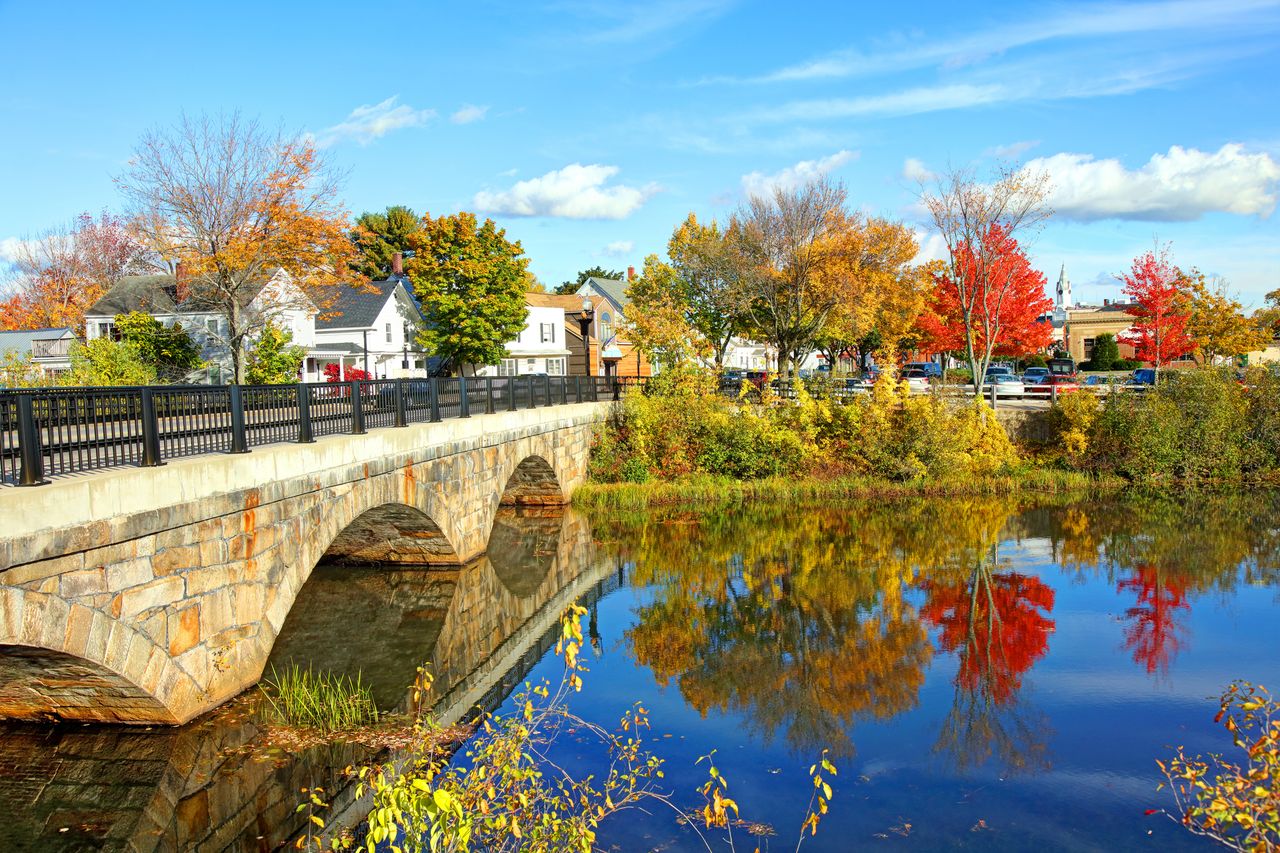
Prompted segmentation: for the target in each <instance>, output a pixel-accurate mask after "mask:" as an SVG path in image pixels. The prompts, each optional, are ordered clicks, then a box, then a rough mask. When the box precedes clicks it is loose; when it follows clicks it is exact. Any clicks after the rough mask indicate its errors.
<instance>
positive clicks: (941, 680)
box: [0, 493, 1280, 851]
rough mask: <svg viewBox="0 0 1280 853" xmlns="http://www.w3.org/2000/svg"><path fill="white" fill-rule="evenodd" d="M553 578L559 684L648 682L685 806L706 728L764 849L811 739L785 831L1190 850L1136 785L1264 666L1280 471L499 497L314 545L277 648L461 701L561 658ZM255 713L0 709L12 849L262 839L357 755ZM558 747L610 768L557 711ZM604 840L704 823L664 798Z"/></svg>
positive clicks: (591, 705) (1278, 646) (613, 690)
mask: <svg viewBox="0 0 1280 853" xmlns="http://www.w3.org/2000/svg"><path fill="white" fill-rule="evenodd" d="M575 599H578V600H581V601H582V602H583V603H584V604H585V605H587V606H588V608H589V617H588V619H587V626H586V627H587V629H588V633H589V635H590V639H591V652H590V654H589V656H588V658H589V666H590V672H589V673H587V675H586V684H585V687H584V689H583V691H582V692H581V693H580V694H578V695H576V696H575V697H574V699H573V709H574V710H575V711H576V712H577V713H579V714H581V715H582V716H584V717H586V718H588V719H590V720H593V721H595V722H599V723H601V724H603V725H606V726H610V727H611V726H612V725H613V724H615V723H616V721H617V718H618V716H619V715H620V714H621V713H622V712H623V711H624V710H625V709H627V708H629V707H630V706H631V705H632V703H633V702H636V701H643V702H644V704H645V706H646V707H648V708H649V709H650V711H651V714H652V717H651V719H652V726H653V732H652V737H653V745H654V748H655V749H656V750H657V751H658V752H659V753H660V754H661V755H663V756H664V757H665V758H666V759H667V764H666V767H665V770H666V780H665V781H666V782H667V783H668V784H669V785H670V787H671V788H672V789H673V790H674V791H676V792H677V798H678V799H680V800H681V801H682V802H684V803H685V804H686V805H689V806H692V805H694V804H695V801H696V799H697V797H696V794H695V793H694V791H695V788H696V787H697V785H698V784H700V783H701V782H702V781H703V780H704V779H705V765H702V766H695V761H696V759H697V758H698V757H699V756H701V755H703V754H705V753H707V752H709V751H710V750H712V749H715V750H716V751H717V752H716V763H717V765H718V766H719V767H720V769H721V770H722V771H723V772H724V773H725V775H726V776H727V777H728V778H729V780H730V783H731V791H730V793H731V794H732V795H733V796H734V797H735V799H736V800H737V801H738V803H739V804H740V806H741V808H742V813H743V817H745V818H747V819H749V820H752V821H758V822H761V823H764V824H768V825H769V826H771V827H773V828H774V830H775V831H776V832H777V835H776V836H774V837H772V838H770V839H767V840H768V841H769V846H770V847H771V848H772V849H774V850H791V849H794V847H795V839H796V832H797V830H798V827H799V824H800V822H801V820H802V819H803V816H804V809H805V804H806V803H807V801H808V798H809V794H810V791H811V783H810V781H809V779H808V775H807V769H808V766H809V765H810V764H811V763H813V761H814V760H815V758H816V757H817V756H818V755H819V753H820V752H821V750H822V749H823V748H827V749H829V750H830V751H831V752H830V754H831V755H832V756H833V760H834V761H835V763H836V765H837V767H838V769H839V776H838V777H837V779H835V780H833V781H834V782H835V785H834V787H835V798H834V800H833V802H832V806H831V813H830V814H829V815H828V816H827V818H826V819H825V820H824V822H823V823H822V825H821V828H820V830H819V833H818V835H817V837H815V838H812V839H809V840H807V841H806V842H805V846H804V848H803V849H805V850H832V851H834V850H849V849H860V848H870V849H880V848H884V849H907V848H910V849H919V850H935V849H950V848H972V849H979V850H997V849H999V850H1030V849H1055V850H1057V849H1062V850H1117V849H1152V850H1155V849H1202V850H1203V849H1208V848H1207V844H1206V843H1205V842H1202V841H1199V840H1197V839H1195V838H1194V837H1192V836H1190V835H1189V834H1187V833H1185V831H1183V830H1182V829H1180V828H1179V827H1176V826H1174V825H1173V824H1172V823H1170V822H1169V821H1168V820H1167V819H1165V818H1161V817H1147V816H1144V814H1143V812H1144V810H1146V809H1148V808H1152V807H1159V806H1162V805H1165V804H1166V800H1165V799H1164V798H1163V795H1162V794H1159V793H1157V792H1156V790H1155V786H1156V784H1157V783H1158V781H1159V777H1158V771H1157V769H1156V767H1155V763H1154V762H1155V759H1157V758H1161V757H1164V756H1166V755H1168V754H1169V752H1170V750H1171V747H1172V746H1174V745H1177V744H1182V745H1185V746H1187V747H1188V748H1190V749H1191V750H1193V751H1204V752H1207V751H1210V750H1221V749H1225V748H1227V747H1228V743H1227V742H1226V741H1225V740H1224V739H1223V738H1222V737H1221V730H1220V729H1219V728H1217V727H1215V726H1214V725H1213V723H1212V717H1213V714H1214V712H1215V710H1216V701H1215V698H1214V697H1216V696H1217V695H1218V693H1219V692H1220V691H1221V689H1222V688H1223V686H1224V685H1225V684H1226V683H1227V682H1228V681H1230V680H1231V679H1233V678H1247V679H1251V680H1254V681H1260V682H1262V683H1264V684H1271V685H1273V686H1276V685H1280V678H1277V676H1280V656H1278V652H1280V496H1277V495H1276V494H1273V493H1258V494H1230V495H1215V496H1207V497H1206V496H1197V497H1194V498H1186V499H1183V500H1181V501H1175V500H1171V499H1168V498H1160V499H1157V498H1130V499H1124V500H1114V499H1107V500H1084V501H1065V500H1052V501H1050V502H1049V503H1047V504H1046V503H1043V502H1040V503H1038V504H1032V503H1030V502H1028V501H1025V500H1015V499H1004V498H986V499H965V500H955V499H948V500H938V499H934V500H927V501H926V500H920V501H904V502H895V503H884V502H879V503H856V504H842V505H822V506H812V507H793V506H788V507H753V508H749V509H739V510H734V511H732V512H725V513H719V514H712V515H694V514H683V513H672V514H668V515H666V516H665V517H651V518H645V519H635V518H624V517H604V516H601V517H595V518H592V519H586V518H584V517H582V516H579V515H575V514H573V513H568V514H564V515H560V514H556V513H546V512H535V513H526V514H511V513H504V514H503V515H502V516H500V517H499V519H498V522H497V524H496V525H495V529H494V532H493V535H492V537H491V541H490V549H489V555H488V556H487V558H485V559H484V560H481V561H477V563H475V564H473V565H470V566H467V567H463V568H462V569H459V570H450V571H445V572H440V571H432V572H421V571H410V572H406V571H393V570H388V569H380V568H372V569H343V568H338V567H325V568H321V569H318V570H317V571H316V572H315V573H314V574H313V576H312V580H310V581H309V582H308V583H307V585H306V586H305V587H304V589H303V592H302V594H301V595H300V597H299V600H298V603H297V604H296V605H295V607H294V610H293V611H292V612H291V614H290V617H289V620H288V621H287V623H286V625H285V628H284V630H283V631H282V634H281V637H280V638H279V639H278V641H277V645H276V649H275V651H274V652H273V661H274V662H275V663H277V664H283V663H287V662H289V661H299V662H301V663H304V664H307V663H310V664H313V665H316V666H319V667H324V668H328V669H332V670H335V671H342V672H347V673H354V672H357V671H359V672H363V673H364V675H365V680H366V681H370V680H372V683H373V685H374V689H375V694H376V695H377V697H378V701H379V703H380V704H382V705H383V706H384V707H385V708H396V707H401V708H402V707H404V705H405V703H406V701H407V696H408V693H409V690H408V688H409V685H410V682H411V681H412V679H413V676H414V672H415V669H416V667H417V666H418V665H420V664H424V663H425V664H426V665H427V666H429V667H430V668H431V670H432V671H433V672H434V673H436V675H437V680H436V687H435V694H434V695H433V697H432V699H431V701H432V702H433V703H435V707H436V709H437V713H438V714H440V715H441V716H442V717H444V718H446V719H456V718H458V717H460V716H462V715H463V714H465V713H466V712H467V710H468V709H470V708H474V707H475V706H477V705H480V706H483V707H486V708H494V707H500V706H504V705H509V704H510V703H511V701H512V700H511V699H510V698H509V696H510V693H511V690H512V689H513V687H514V686H515V685H517V684H518V683H520V682H521V680H523V679H526V678H528V679H540V678H543V677H545V678H549V679H552V680H556V679H558V678H559V676H560V673H561V672H562V668H561V666H560V665H559V661H558V660H557V659H556V658H555V656H554V654H551V653H550V652H549V649H550V646H551V643H552V639H553V636H554V633H555V629H556V626H557V616H558V614H559V613H560V611H561V610H562V609H563V607H564V606H565V605H566V604H567V603H568V602H570V601H572V600H575ZM259 735H260V731H259V728H258V726H257V724H256V722H255V720H254V718H253V715H252V714H251V713H248V712H247V711H245V709H244V708H243V707H234V708H229V709H224V710H223V711H220V712H217V713H214V714H211V715H209V716H208V717H206V718H204V719H202V720H200V721H197V722H196V723H193V724H191V725H189V726H186V727H183V728H181V729H173V730H156V731H150V732H135V731H121V730H118V729H116V730H113V729H95V728H84V727H74V728H67V727H58V728H52V729H50V728H38V727H13V728H10V729H0V822H3V823H5V824H6V830H7V832H8V833H9V835H8V842H9V843H11V844H12V846H13V849H30V850H64V849H65V850H71V849H139V850H143V849H190V848H193V847H197V846H198V847H201V848H203V849H212V850H218V849H231V850H268V849H272V848H274V847H276V846H278V845H280V844H282V843H284V842H285V841H287V840H288V838H289V836H290V834H291V833H292V831H293V830H294V828H295V825H294V823H293V820H294V818H293V816H292V806H293V805H294V804H295V803H296V802H297V796H298V795H297V793H296V792H297V789H298V788H299V787H300V786H302V785H314V784H324V785H326V786H331V787H332V786H338V783H337V779H336V778H335V774H334V768H335V767H340V766H342V765H343V764H345V763H347V762H349V761H353V760H360V759H361V758H362V757H367V756H362V755H361V754H358V753H359V750H353V749H351V748H346V747H326V748H320V749H316V750H312V751H310V752H308V753H307V754H305V755H303V756H300V757H292V756H287V755H279V754H269V755H265V756H264V755H262V754H260V752H259V751H256V750H255V748H254V744H255V743H256V740H257V739H258V737H259ZM553 752H554V757H555V758H556V759H557V760H558V761H560V762H563V763H564V764H566V765H568V766H572V767H574V768H575V769H577V770H579V771H581V772H583V773H587V772H599V771H601V770H603V769H604V764H603V756H602V755H601V753H600V751H599V749H598V747H597V746H595V745H592V744H589V743H587V742H585V741H579V740H577V739H575V738H574V737H573V736H564V737H562V738H561V739H560V740H559V741H557V742H556V743H555V744H554V746H553ZM338 787H340V786H338ZM63 827H67V829H65V830H64V829H63ZM738 841H739V849H747V850H750V849H752V848H753V846H754V840H753V839H746V838H743V837H739V839H738ZM601 842H602V846H603V847H604V848H605V849H614V850H619V851H632V850H636V851H639V850H652V849H662V850H698V849H703V848H702V847H701V845H700V844H699V842H698V841H697V839H696V837H694V836H693V835H692V834H691V833H690V831H689V830H688V829H686V828H682V827H680V826H679V825H678V824H677V822H676V821H675V820H674V816H673V815H671V814H669V813H662V812H661V811H656V810H655V812H654V813H653V814H652V815H646V814H643V813H641V812H629V813H626V814H623V815H620V816H618V817H616V818H614V819H612V820H611V821H610V823H608V824H607V825H606V827H605V831H604V833H603V836H602V838H601ZM717 849H721V848H717Z"/></svg>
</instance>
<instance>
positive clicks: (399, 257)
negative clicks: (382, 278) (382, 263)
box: [391, 252, 404, 276]
mask: <svg viewBox="0 0 1280 853" xmlns="http://www.w3.org/2000/svg"><path fill="white" fill-rule="evenodd" d="M391 274H392V275H394V276H402V275H404V254H403V253H402V252H396V253H395V254H393V255H392V256H391Z"/></svg>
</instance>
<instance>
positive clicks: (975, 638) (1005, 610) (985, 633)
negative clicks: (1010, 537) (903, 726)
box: [920, 569, 1054, 705]
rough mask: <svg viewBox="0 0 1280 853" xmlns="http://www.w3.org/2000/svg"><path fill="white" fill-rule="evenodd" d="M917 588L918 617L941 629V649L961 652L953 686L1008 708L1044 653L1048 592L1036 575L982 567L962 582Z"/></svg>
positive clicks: (1048, 626) (1050, 630)
mask: <svg viewBox="0 0 1280 853" xmlns="http://www.w3.org/2000/svg"><path fill="white" fill-rule="evenodd" d="M921 587H922V588H923V589H924V591H925V593H926V594H927V595H928V600H927V601H926V602H925V604H924V606H923V607H921V608H920V616H921V617H922V618H923V619H924V620H925V621H926V622H929V623H930V624H932V625H935V626H937V627H938V628H939V629H941V634H940V636H939V638H938V645H939V646H940V647H941V648H942V649H943V650H944V651H948V652H954V651H959V653H960V668H959V670H958V671H957V672H956V684H957V685H958V686H959V687H960V688H962V689H964V690H968V691H978V692H983V693H986V694H987V695H989V696H990V697H991V699H992V700H993V701H994V702H995V703H996V704H997V705H1004V704H1007V703H1008V702H1009V701H1010V700H1012V699H1013V698H1014V696H1015V695H1016V694H1017V692H1018V690H1019V689H1020V688H1021V687H1022V676H1023V674H1024V673H1026V671H1027V670H1029V669H1030V668H1031V666H1032V665H1033V664H1034V663H1035V662H1036V661H1038V660H1040V658H1042V657H1044V654H1045V652H1046V651H1048V649H1049V635H1050V634H1052V633H1053V630H1054V620H1052V619H1050V618H1049V614H1050V613H1052V612H1053V600H1054V595H1053V589H1052V588H1051V587H1049V586H1048V585H1046V584H1045V583H1044V582H1043V581H1042V580H1040V579H1039V578H1036V577H1031V576H1029V575H1023V574H1019V573H1018V572H1000V573H992V572H990V571H989V570H987V569H979V570H978V571H977V572H975V573H974V576H973V577H972V578H971V579H969V580H968V581H967V582H964V581H959V582H950V581H949V582H942V583H935V582H933V581H931V580H925V581H924V582H923V583H922V584H921ZM1042 611H1043V612H1042Z"/></svg>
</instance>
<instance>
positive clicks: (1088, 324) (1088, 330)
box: [1066, 301, 1133, 363]
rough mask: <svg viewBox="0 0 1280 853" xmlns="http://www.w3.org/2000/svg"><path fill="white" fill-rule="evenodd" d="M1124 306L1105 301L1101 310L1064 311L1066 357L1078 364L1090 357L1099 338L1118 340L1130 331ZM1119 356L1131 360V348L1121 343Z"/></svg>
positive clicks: (1128, 317) (1128, 319) (1093, 308)
mask: <svg viewBox="0 0 1280 853" xmlns="http://www.w3.org/2000/svg"><path fill="white" fill-rule="evenodd" d="M1125 308H1126V304H1125V303H1121V302H1110V301H1105V302H1103V304H1102V307H1082V308H1072V309H1069V310H1068V311H1067V328H1066V340H1067V354H1068V355H1070V356H1071V357H1072V358H1074V359H1075V360H1076V362H1077V363H1079V362H1082V361H1088V360H1089V359H1090V358H1092V357H1093V342H1094V341H1095V340H1097V338H1098V336H1099V335H1103V334H1108V333H1110V334H1112V335H1115V336H1117V337H1119V335H1120V333H1121V332H1125V331H1127V330H1128V329H1129V325H1130V323H1132V322H1133V318H1132V317H1131V316H1129V314H1127V313H1126V312H1125ZM1120 357H1121V358H1133V347H1131V346H1129V345H1128V344H1120Z"/></svg>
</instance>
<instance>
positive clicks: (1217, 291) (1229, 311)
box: [1185, 270, 1271, 366]
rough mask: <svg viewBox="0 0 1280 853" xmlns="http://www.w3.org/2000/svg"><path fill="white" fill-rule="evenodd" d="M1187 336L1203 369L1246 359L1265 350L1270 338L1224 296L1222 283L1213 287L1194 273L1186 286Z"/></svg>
mask: <svg viewBox="0 0 1280 853" xmlns="http://www.w3.org/2000/svg"><path fill="white" fill-rule="evenodd" d="M1185 287H1186V293H1187V297H1188V300H1189V301H1188V305H1189V307H1190V309H1191V314H1190V317H1189V318H1188V320H1187V334H1188V335H1190V336H1191V339H1192V340H1193V341H1194V342H1195V344H1196V360H1197V361H1199V362H1200V364H1201V365H1202V366H1203V365H1212V364H1214V363H1215V362H1217V361H1219V360H1221V359H1226V358H1235V357H1237V356H1242V355H1245V354H1246V353H1249V352H1252V351H1254V350H1259V349H1262V348H1264V347H1265V346H1266V345H1267V344H1268V343H1270V341H1271V335H1270V334H1269V332H1268V330H1266V329H1264V328H1263V327H1262V326H1261V324H1259V323H1258V322H1257V321H1256V320H1254V319H1252V318H1249V317H1246V316H1245V315H1244V311H1243V308H1242V306H1241V305H1240V303H1239V302H1238V301H1236V300H1235V299H1233V298H1232V297H1231V296H1230V294H1229V293H1228V292H1227V288H1226V283H1225V282H1224V281H1222V280H1221V279H1218V280H1217V281H1215V282H1213V283H1209V282H1207V281H1206V280H1205V276H1204V273H1201V272H1200V271H1198V270H1196V271H1193V272H1192V274H1191V275H1190V276H1189V280H1188V281H1187V282H1186V285H1185Z"/></svg>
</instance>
